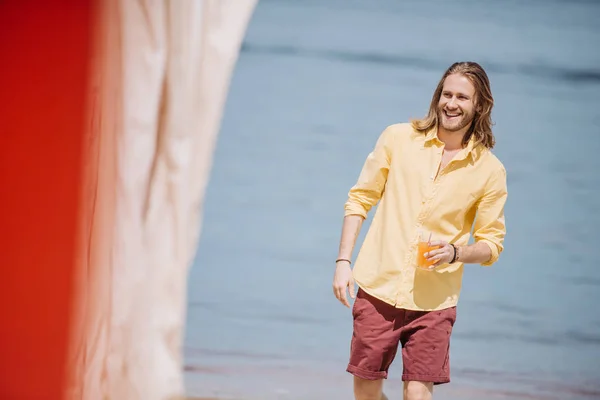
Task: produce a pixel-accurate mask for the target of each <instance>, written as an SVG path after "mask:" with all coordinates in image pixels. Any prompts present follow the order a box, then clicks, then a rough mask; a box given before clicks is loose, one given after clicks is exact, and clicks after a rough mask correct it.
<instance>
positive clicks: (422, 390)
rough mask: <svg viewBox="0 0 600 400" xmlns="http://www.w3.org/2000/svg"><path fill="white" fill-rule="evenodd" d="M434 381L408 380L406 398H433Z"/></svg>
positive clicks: (405, 387) (421, 399) (405, 384)
mask: <svg viewBox="0 0 600 400" xmlns="http://www.w3.org/2000/svg"><path fill="white" fill-rule="evenodd" d="M432 398H433V383H431V382H419V381H408V382H404V400H431V399H432Z"/></svg>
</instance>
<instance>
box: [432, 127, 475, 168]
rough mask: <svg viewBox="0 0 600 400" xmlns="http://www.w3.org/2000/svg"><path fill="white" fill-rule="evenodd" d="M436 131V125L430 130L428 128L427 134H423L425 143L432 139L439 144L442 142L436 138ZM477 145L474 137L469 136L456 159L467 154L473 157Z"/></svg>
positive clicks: (463, 157)
mask: <svg viewBox="0 0 600 400" xmlns="http://www.w3.org/2000/svg"><path fill="white" fill-rule="evenodd" d="M437 131H438V130H437V127H434V128H432V129H431V130H429V132H427V134H426V135H425V143H430V142H432V141H435V142H438V143H440V144H443V142H442V141H441V140H440V138H438V135H437ZM478 147H479V146H478V145H477V143H476V141H475V137H474V136H473V135H472V136H471V138H470V139H469V143H467V146H466V147H465V148H464V149H463V151H462V152H460V153H459V154H458V155H457V158H456V159H457V160H460V159H465V158H467V157H468V156H472V157H473V159H474V158H475V155H476V152H475V150H477V148H478Z"/></svg>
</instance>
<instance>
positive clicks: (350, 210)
mask: <svg viewBox="0 0 600 400" xmlns="http://www.w3.org/2000/svg"><path fill="white" fill-rule="evenodd" d="M344 210H345V212H344V216H345V217H347V216H348V215H360V216H361V217H363V218H364V219H366V218H367V210H365V209H364V207H362V206H361V205H359V204H354V203H350V202H348V203H346V205H345V206H344Z"/></svg>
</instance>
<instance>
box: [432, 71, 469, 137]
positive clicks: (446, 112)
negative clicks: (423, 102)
mask: <svg viewBox="0 0 600 400" xmlns="http://www.w3.org/2000/svg"><path fill="white" fill-rule="evenodd" d="M474 116H475V87H474V86H473V84H472V83H471V81H470V80H469V79H468V78H467V77H466V76H464V75H461V74H451V75H448V76H447V77H446V79H445V80H444V87H443V89H442V94H441V96H440V100H439V102H438V117H439V121H440V124H441V126H442V128H444V129H445V130H447V131H449V132H456V131H459V130H461V129H463V128H465V127H467V126H469V124H470V123H471V122H472V121H473V117H474Z"/></svg>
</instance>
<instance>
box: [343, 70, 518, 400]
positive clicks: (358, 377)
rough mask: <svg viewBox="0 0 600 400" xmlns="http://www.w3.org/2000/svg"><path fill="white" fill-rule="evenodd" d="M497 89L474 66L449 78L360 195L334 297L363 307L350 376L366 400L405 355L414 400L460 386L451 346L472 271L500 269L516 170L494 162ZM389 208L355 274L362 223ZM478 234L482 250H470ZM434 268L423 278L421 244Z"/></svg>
mask: <svg viewBox="0 0 600 400" xmlns="http://www.w3.org/2000/svg"><path fill="white" fill-rule="evenodd" d="M493 105H494V99H493V97H492V93H491V89H490V83H489V80H488V77H487V74H486V73H485V71H484V70H483V68H482V67H481V66H480V65H479V64H477V63H474V62H460V63H455V64H453V65H452V66H451V67H450V68H448V70H447V71H446V72H445V73H444V75H443V77H442V79H441V80H440V82H439V84H438V86H437V88H436V90H435V92H434V94H433V99H432V101H431V106H430V108H429V113H428V114H427V116H426V117H425V118H424V119H421V120H415V121H412V123H405V124H396V125H391V126H389V127H388V128H387V129H385V131H384V132H383V133H382V134H381V136H380V137H379V139H378V141H377V143H376V145H375V148H374V150H373V151H372V152H371V153H370V154H369V156H368V157H367V160H366V162H365V164H364V166H363V169H362V171H361V173H360V176H359V178H358V182H357V183H356V185H354V186H353V187H352V189H350V193H349V197H348V201H347V202H346V205H345V217H344V224H343V227H342V237H341V241H340V248H339V253H338V259H337V260H336V269H335V274H334V279H333V291H334V294H335V296H336V297H337V299H338V300H339V301H340V302H342V304H344V305H346V306H347V307H350V304H349V303H348V297H347V291H349V292H350V296H351V297H352V298H354V297H355V295H354V290H355V284H356V285H357V286H358V293H357V294H356V299H355V301H354V305H353V308H352V316H353V318H354V329H353V335H352V341H351V345H350V361H349V363H348V368H347V370H348V372H350V373H351V374H353V375H354V394H355V398H356V399H357V400H380V399H382V398H384V396H383V392H382V390H383V389H382V388H383V379H385V378H387V371H388V368H389V366H390V364H391V363H392V361H393V360H394V358H395V356H396V352H397V350H398V347H399V346H401V348H402V362H403V373H402V380H403V381H404V399H405V400H416V399H418V400H425V399H431V398H432V396H433V386H434V385H437V384H442V383H447V382H450V363H449V351H450V335H451V332H452V327H453V326H454V322H455V320H456V304H457V302H458V298H459V294H460V289H461V282H462V274H463V265H464V264H481V265H484V266H489V265H492V264H493V263H495V262H496V261H497V260H498V257H499V255H500V253H501V252H502V250H503V241H504V236H505V233H506V230H505V223H504V205H505V202H506V197H507V187H506V171H505V169H504V166H503V165H502V163H501V162H500V161H499V160H498V159H497V158H496V157H495V156H494V155H493V154H492V152H491V149H492V148H493V147H494V135H493V134H492V121H491V111H492V107H493ZM376 204H379V206H378V208H377V212H376V213H375V216H374V218H373V222H372V224H371V227H370V229H369V231H368V233H367V235H366V237H365V240H364V243H363V245H362V248H361V249H360V252H359V255H358V258H357V259H356V263H355V267H354V269H353V270H352V268H351V264H352V263H351V256H352V253H353V249H354V244H355V242H356V237H357V236H358V233H359V231H360V228H361V226H362V223H363V220H364V219H365V218H366V216H367V213H368V212H369V210H370V209H371V208H372V207H373V206H375V205H376ZM471 231H473V239H474V243H472V244H469V240H470V238H471ZM423 233H425V234H426V235H427V236H431V238H432V241H431V243H430V245H431V246H433V247H437V249H435V250H430V251H429V253H426V254H425V258H426V259H427V260H428V261H429V262H431V263H432V264H433V265H432V266H431V268H429V269H428V270H423V269H419V268H416V266H417V253H418V241H419V237H421V235H422V234H423Z"/></svg>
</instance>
